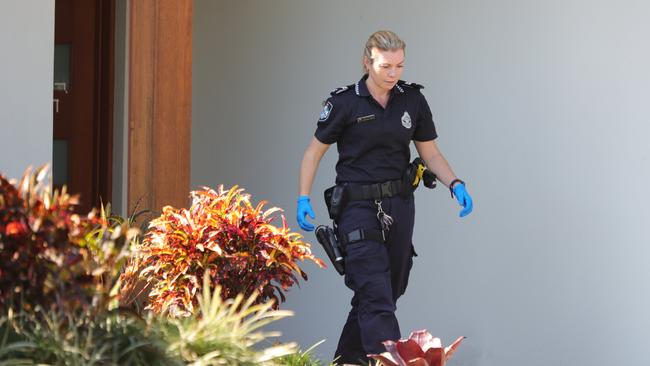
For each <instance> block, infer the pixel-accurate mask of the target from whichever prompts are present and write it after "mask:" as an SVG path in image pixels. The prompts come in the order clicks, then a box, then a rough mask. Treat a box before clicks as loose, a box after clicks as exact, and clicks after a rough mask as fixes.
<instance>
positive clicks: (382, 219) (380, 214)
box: [375, 200, 393, 231]
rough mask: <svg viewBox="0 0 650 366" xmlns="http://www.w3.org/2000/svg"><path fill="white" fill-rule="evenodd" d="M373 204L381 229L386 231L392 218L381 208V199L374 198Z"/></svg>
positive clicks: (391, 222)
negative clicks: (375, 206)
mask: <svg viewBox="0 0 650 366" xmlns="http://www.w3.org/2000/svg"><path fill="white" fill-rule="evenodd" d="M375 205H377V220H379V224H380V225H381V230H382V231H388V230H389V229H390V226H391V225H392V224H393V218H392V217H390V215H388V214H387V213H386V212H384V210H383V209H382V208H381V200H375Z"/></svg>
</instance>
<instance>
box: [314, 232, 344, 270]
mask: <svg viewBox="0 0 650 366" xmlns="http://www.w3.org/2000/svg"><path fill="white" fill-rule="evenodd" d="M316 239H317V240H318V242H319V243H320V245H322V246H323V249H325V253H326V254H327V256H328V257H329V259H330V261H331V262H332V265H334V269H336V272H338V273H339V274H340V275H343V274H345V265H344V261H343V254H342V250H341V247H340V245H339V241H338V238H337V237H336V233H335V232H334V229H332V228H331V227H329V226H325V225H319V226H318V227H317V228H316Z"/></svg>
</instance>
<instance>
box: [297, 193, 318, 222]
mask: <svg viewBox="0 0 650 366" xmlns="http://www.w3.org/2000/svg"><path fill="white" fill-rule="evenodd" d="M306 215H309V217H311V218H312V220H313V219H315V218H316V215H315V214H314V210H313V209H312V208H311V203H309V196H304V195H303V196H300V197H298V209H297V210H296V220H297V221H298V225H300V227H301V228H302V229H303V230H305V231H312V230H314V225H313V224H312V223H311V222H309V221H307V219H306V218H305V216H306Z"/></svg>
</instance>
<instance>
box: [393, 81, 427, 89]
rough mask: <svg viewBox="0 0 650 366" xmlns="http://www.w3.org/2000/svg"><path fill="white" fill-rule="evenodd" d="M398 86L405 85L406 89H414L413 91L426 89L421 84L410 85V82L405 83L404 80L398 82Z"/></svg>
mask: <svg viewBox="0 0 650 366" xmlns="http://www.w3.org/2000/svg"><path fill="white" fill-rule="evenodd" d="M398 84H399V85H404V86H406V87H409V88H413V89H424V86H423V85H421V84H416V83H409V82H408V81H404V80H400V81H399V82H398Z"/></svg>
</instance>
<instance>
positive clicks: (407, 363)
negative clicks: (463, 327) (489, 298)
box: [368, 330, 465, 366]
mask: <svg viewBox="0 0 650 366" xmlns="http://www.w3.org/2000/svg"><path fill="white" fill-rule="evenodd" d="M463 339H465V337H458V339H456V340H455V341H454V343H452V344H451V346H448V347H445V348H443V347H442V342H441V341H440V338H435V337H433V336H432V335H431V333H429V332H427V331H426V330H418V331H415V332H412V333H411V335H410V336H409V338H408V339H402V340H399V341H397V342H393V341H386V342H384V346H385V347H386V350H387V351H388V352H384V353H382V354H379V355H368V357H371V358H374V359H375V360H377V361H378V362H379V363H381V364H382V365H386V366H444V365H445V363H446V362H447V360H448V359H450V358H451V356H452V355H453V354H454V352H456V348H458V346H459V345H460V342H461V341H462V340H463Z"/></svg>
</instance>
